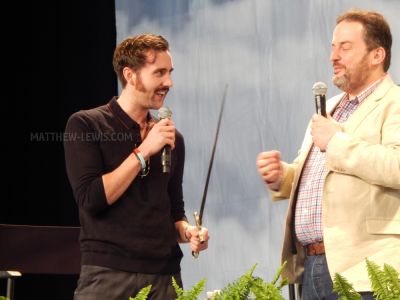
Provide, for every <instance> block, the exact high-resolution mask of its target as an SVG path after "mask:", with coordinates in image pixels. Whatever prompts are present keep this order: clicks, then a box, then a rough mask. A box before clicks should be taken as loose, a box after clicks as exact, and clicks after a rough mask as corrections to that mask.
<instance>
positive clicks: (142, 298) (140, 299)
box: [0, 284, 151, 300]
mask: <svg viewBox="0 0 400 300" xmlns="http://www.w3.org/2000/svg"><path fill="white" fill-rule="evenodd" d="M150 290H151V284H150V285H148V286H145V287H144V288H142V289H141V290H140V291H139V293H137V295H136V296H135V298H132V297H129V300H146V299H147V296H148V295H149V293H150ZM0 300H1V299H0Z"/></svg>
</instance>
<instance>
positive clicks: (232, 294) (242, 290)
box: [214, 264, 257, 300]
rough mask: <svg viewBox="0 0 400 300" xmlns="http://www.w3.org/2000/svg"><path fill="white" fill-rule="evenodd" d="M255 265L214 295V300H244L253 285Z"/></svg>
mask: <svg viewBox="0 0 400 300" xmlns="http://www.w3.org/2000/svg"><path fill="white" fill-rule="evenodd" d="M256 266H257V264H255V265H253V267H251V269H250V270H249V271H247V272H246V274H244V275H243V276H241V277H240V278H239V279H237V280H235V281H234V282H232V283H230V284H228V285H227V286H226V287H225V288H224V289H222V290H221V291H220V293H218V294H217V295H215V297H214V299H215V300H246V299H247V298H248V296H249V294H250V288H251V286H252V285H253V281H254V278H253V272H254V269H255V267H256Z"/></svg>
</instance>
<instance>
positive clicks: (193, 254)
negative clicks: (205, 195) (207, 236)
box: [192, 211, 204, 258]
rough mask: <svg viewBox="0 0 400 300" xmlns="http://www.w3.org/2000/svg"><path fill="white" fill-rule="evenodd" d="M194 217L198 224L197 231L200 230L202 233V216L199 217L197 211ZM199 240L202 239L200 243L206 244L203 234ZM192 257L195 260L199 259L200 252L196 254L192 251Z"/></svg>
mask: <svg viewBox="0 0 400 300" xmlns="http://www.w3.org/2000/svg"><path fill="white" fill-rule="evenodd" d="M193 216H194V222H195V223H196V227H197V229H198V230H199V231H201V221H200V216H199V214H198V213H197V211H195V212H194V213H193ZM199 239H200V243H202V244H203V243H204V237H203V235H202V234H200V233H199ZM192 256H193V258H198V257H199V252H194V251H192Z"/></svg>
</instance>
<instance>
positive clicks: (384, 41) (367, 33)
mask: <svg viewBox="0 0 400 300" xmlns="http://www.w3.org/2000/svg"><path fill="white" fill-rule="evenodd" d="M342 21H348V22H352V21H353V22H359V23H361V24H362V25H363V27H364V41H365V43H366V44H367V48H368V50H369V51H371V50H373V49H376V48H378V47H382V48H383V49H385V53H386V56H385V60H384V62H383V70H384V71H385V72H386V71H387V70H388V69H389V67H390V59H391V48H392V34H391V32H390V27H389V24H388V23H387V22H386V20H385V18H384V17H383V16H382V15H381V14H380V13H377V12H374V11H367V10H359V9H353V10H350V11H347V12H345V13H343V14H341V15H340V16H338V17H337V19H336V24H339V23H340V22H342Z"/></svg>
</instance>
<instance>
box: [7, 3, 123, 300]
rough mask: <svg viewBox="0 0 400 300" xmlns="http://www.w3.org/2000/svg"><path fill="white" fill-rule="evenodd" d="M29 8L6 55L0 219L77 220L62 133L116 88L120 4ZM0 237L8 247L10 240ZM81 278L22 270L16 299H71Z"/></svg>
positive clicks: (62, 222) (69, 222)
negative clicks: (7, 105)
mask: <svg viewBox="0 0 400 300" xmlns="http://www.w3.org/2000/svg"><path fill="white" fill-rule="evenodd" d="M21 6H23V5H22V4H21ZM21 10H22V7H21ZM26 10H27V11H29V18H25V17H23V16H22V14H21V15H20V16H18V17H17V18H15V19H14V21H13V23H15V22H21V24H19V25H20V27H19V28H21V27H22V28H25V30H23V31H21V30H18V32H17V30H16V29H15V30H13V31H12V32H13V35H14V37H13V38H12V40H13V42H12V43H9V44H7V47H6V48H8V47H10V48H11V49H13V48H14V49H16V50H19V51H20V53H19V54H18V57H16V58H15V59H14V60H13V61H10V62H8V63H11V64H12V65H13V68H14V69H15V71H16V73H17V74H18V77H14V78H13V80H15V81H16V83H17V86H18V87H17V89H16V90H15V91H13V94H14V95H13V101H5V102H13V103H12V106H14V107H15V108H14V109H8V110H9V113H8V114H7V117H6V118H7V123H8V124H9V126H8V127H7V133H8V135H7V140H6V141H7V142H6V143H4V144H5V145H3V146H2V156H3V164H2V166H3V168H2V171H3V172H4V176H5V177H6V178H7V179H6V181H4V180H3V183H2V186H3V193H2V194H3V195H6V196H3V197H2V206H1V209H0V223H2V224H24V225H45V226H53V225H56V226H78V225H79V222H78V211H77V207H76V204H75V201H74V199H73V196H72V192H71V188H70V186H69V183H68V180H67V177H66V173H65V163H64V151H63V144H62V138H63V137H62V133H63V131H64V127H65V124H66V121H67V119H68V117H69V115H71V114H72V113H73V112H75V111H77V110H80V109H85V108H89V107H93V106H97V105H101V104H104V103H106V102H107V101H109V99H110V98H111V97H112V96H114V95H116V94H117V79H116V76H115V74H114V72H113V69H112V53H113V50H114V47H115V44H116V42H115V41H116V29H115V5H114V1H110V0H103V1H99V0H90V1H61V2H59V1H56V2H54V3H50V4H46V3H44V2H42V1H36V2H34V3H33V4H32V7H31V9H30V10H28V9H26ZM17 11H19V9H18V10H17ZM25 23H26V24H25ZM11 28H13V25H10V29H11ZM21 71H23V72H21ZM3 101H4V100H3ZM8 118H9V120H8ZM3 121H4V119H3ZM17 125H18V127H16V126H17ZM14 127H15V130H13V128H14ZM18 128H19V129H18ZM4 140H5V139H3V141H4ZM0 244H1V247H2V248H3V247H7V241H5V240H1V241H0ZM1 269H2V267H1V266H0V270H1ZM77 278H78V276H77V275H54V274H23V275H22V277H20V278H18V279H17V280H16V285H15V299H18V300H23V299H39V298H40V299H57V300H61V299H69V300H70V299H72V298H73V290H74V288H75V286H76V281H77ZM0 283H1V285H0V295H4V296H5V295H6V280H4V279H2V280H1V281H0Z"/></svg>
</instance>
